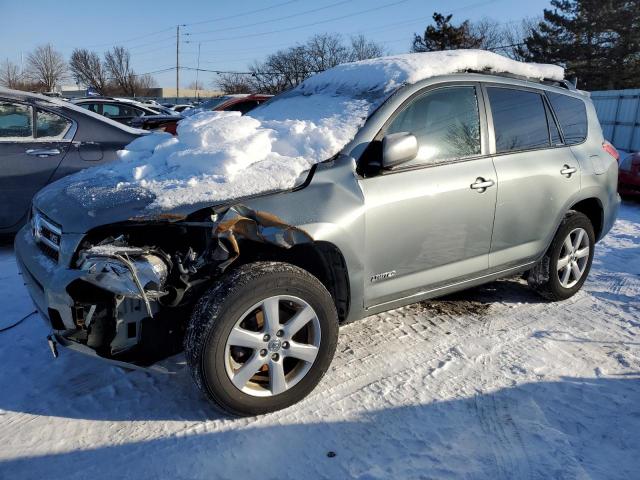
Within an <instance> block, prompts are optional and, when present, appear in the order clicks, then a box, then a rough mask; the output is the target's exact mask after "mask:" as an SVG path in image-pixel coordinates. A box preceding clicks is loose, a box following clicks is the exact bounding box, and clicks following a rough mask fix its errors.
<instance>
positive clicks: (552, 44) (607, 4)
mask: <svg viewBox="0 0 640 480" xmlns="http://www.w3.org/2000/svg"><path fill="white" fill-rule="evenodd" d="M551 6H552V7H553V10H549V9H545V10H544V20H543V21H541V22H540V23H539V24H538V26H537V27H536V28H534V29H532V30H531V32H530V35H529V36H528V37H527V38H526V39H525V41H524V44H525V45H524V46H523V48H521V49H520V54H521V55H522V56H523V57H524V58H525V59H526V60H529V61H534V62H543V63H555V64H562V65H564V66H565V68H566V75H567V77H577V79H578V82H579V84H578V86H579V87H580V88H582V89H587V90H599V89H614V88H633V87H638V84H639V83H640V80H639V78H640V0H551ZM525 46H526V48H525Z"/></svg>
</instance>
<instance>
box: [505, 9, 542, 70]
mask: <svg viewBox="0 0 640 480" xmlns="http://www.w3.org/2000/svg"><path fill="white" fill-rule="evenodd" d="M541 21H542V17H526V18H523V19H522V20H520V21H519V22H516V23H508V24H506V25H505V29H504V34H505V37H504V43H505V45H506V46H505V47H504V54H505V55H507V56H508V57H510V58H513V59H515V60H520V61H525V60H526V59H527V54H528V50H527V46H526V44H525V42H524V39H525V38H527V37H529V36H530V35H531V32H533V31H537V28H538V25H539V24H540V22H541Z"/></svg>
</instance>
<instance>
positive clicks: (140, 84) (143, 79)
mask: <svg viewBox="0 0 640 480" xmlns="http://www.w3.org/2000/svg"><path fill="white" fill-rule="evenodd" d="M156 86H158V82H156V79H155V78H153V77H152V76H151V75H149V74H148V73H145V74H144V75H134V78H133V94H134V95H136V96H142V97H150V96H151V89H152V88H154V87H156Z"/></svg>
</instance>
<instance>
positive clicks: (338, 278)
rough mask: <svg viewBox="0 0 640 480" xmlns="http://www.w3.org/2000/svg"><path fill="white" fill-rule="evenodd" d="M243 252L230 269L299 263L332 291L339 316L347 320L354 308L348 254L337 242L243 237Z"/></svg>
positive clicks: (241, 244)
mask: <svg viewBox="0 0 640 480" xmlns="http://www.w3.org/2000/svg"><path fill="white" fill-rule="evenodd" d="M239 247H240V248H239V250H240V255H239V257H238V258H237V260H236V261H235V262H233V264H232V265H231V266H230V269H235V268H238V267H239V266H241V265H245V264H247V263H251V262H256V261H277V262H285V263H290V264H292V265H295V266H297V267H299V268H302V269H303V270H305V271H307V272H309V273H310V274H311V275H313V276H314V277H316V278H317V279H318V280H319V281H320V282H321V283H322V284H323V285H324V287H325V288H326V289H327V290H328V292H329V293H330V294H331V298H332V299H333V301H334V304H335V306H336V311H337V312H338V318H339V320H340V321H343V320H345V319H346V318H347V316H348V315H349V311H350V308H351V288H350V282H349V271H348V267H347V263H346V261H345V258H344V255H343V254H342V252H341V251H340V249H339V248H338V247H337V246H336V245H335V244H333V243H331V242H327V241H322V240H319V241H313V242H307V243H299V244H296V245H293V246H292V247H290V248H284V247H280V246H277V245H273V244H268V243H261V242H256V241H253V240H248V239H243V240H241V241H240V242H239Z"/></svg>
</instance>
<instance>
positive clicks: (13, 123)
mask: <svg viewBox="0 0 640 480" xmlns="http://www.w3.org/2000/svg"><path fill="white" fill-rule="evenodd" d="M32 137H33V129H32V124H31V107H27V106H26V105H21V104H19V103H9V102H0V140H6V139H14V138H17V139H30V138H32Z"/></svg>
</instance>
